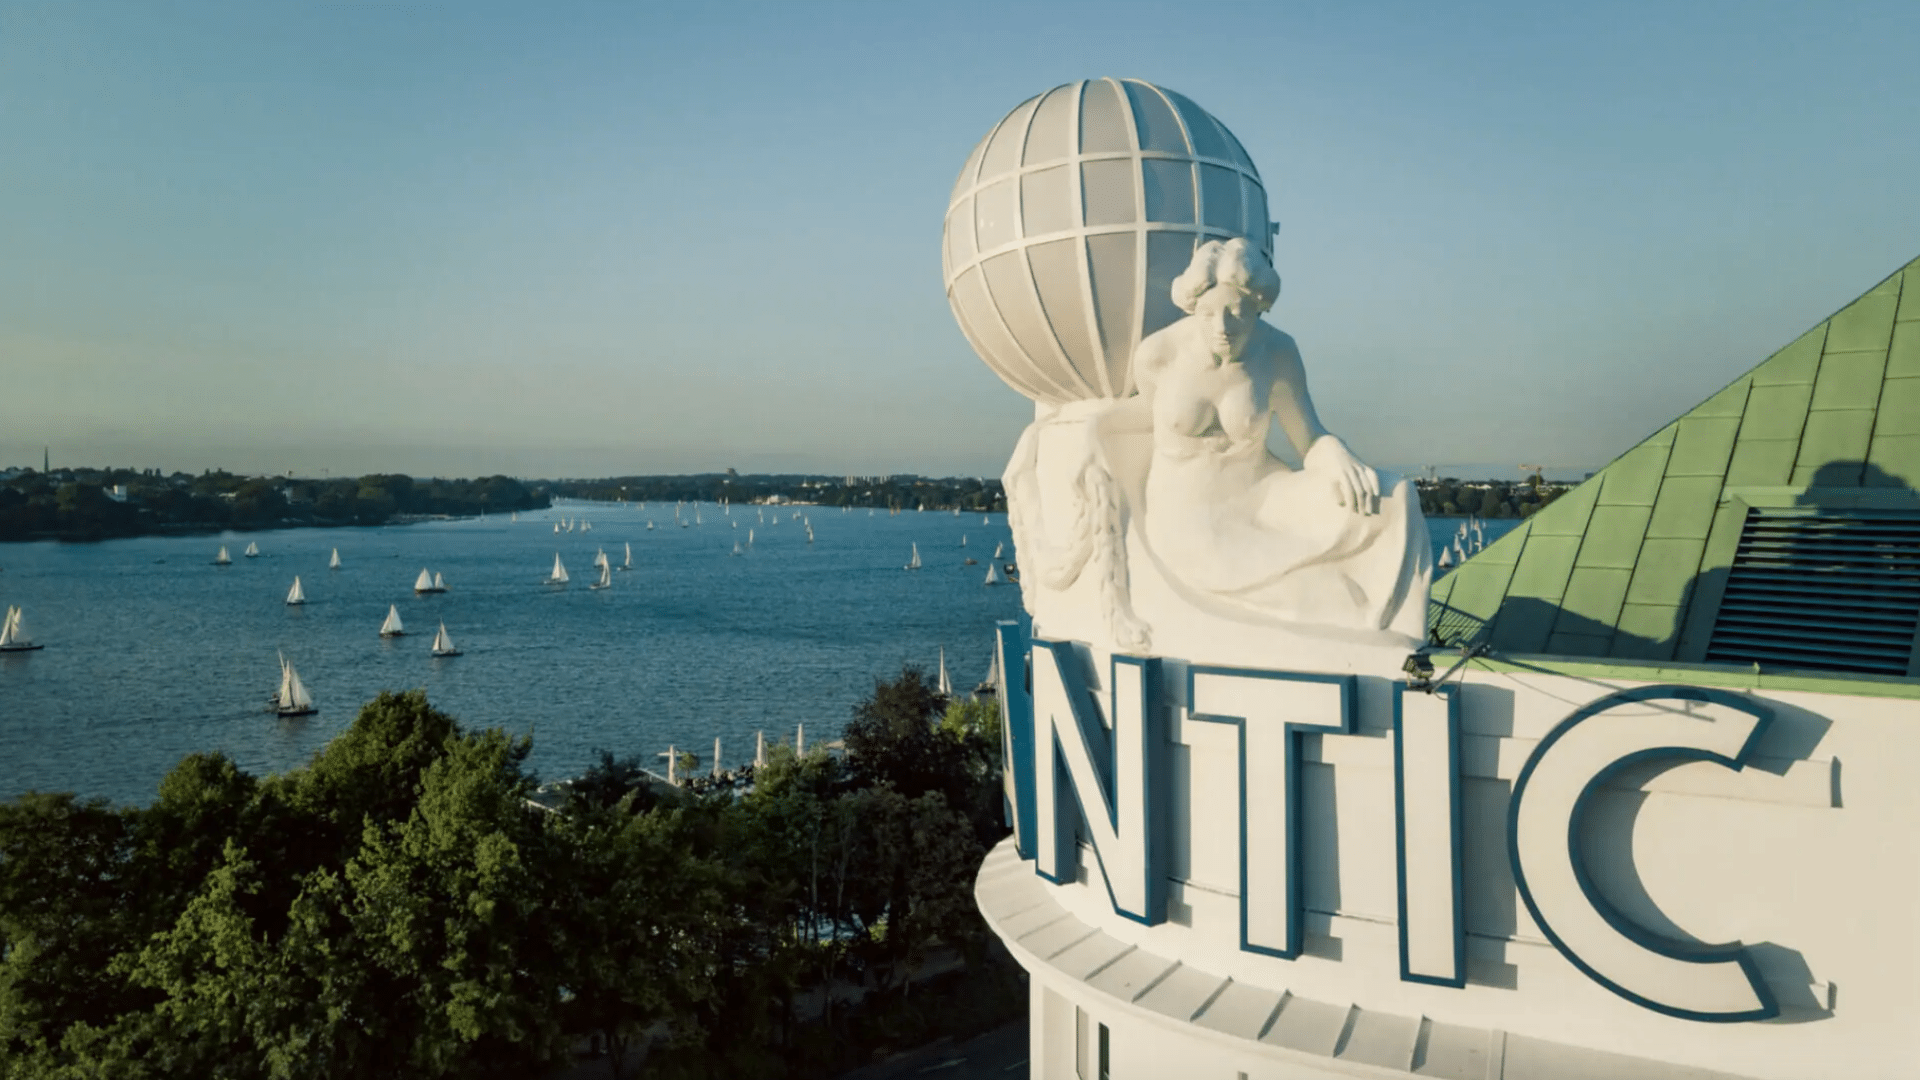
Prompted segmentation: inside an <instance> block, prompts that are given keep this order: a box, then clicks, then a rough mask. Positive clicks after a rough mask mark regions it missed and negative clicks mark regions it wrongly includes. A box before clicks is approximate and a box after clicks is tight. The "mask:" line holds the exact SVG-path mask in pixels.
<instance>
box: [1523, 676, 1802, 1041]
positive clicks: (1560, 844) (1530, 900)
mask: <svg viewBox="0 0 1920 1080" xmlns="http://www.w3.org/2000/svg"><path fill="white" fill-rule="evenodd" d="M1771 719H1772V714H1771V713H1770V712H1769V711H1768V710H1767V709H1766V707H1765V706H1763V705H1761V704H1760V703H1759V702H1757V701H1754V700H1752V699H1751V698H1747V697H1744V696H1742V695H1739V694H1735V693H1730V692H1727V691H1723V690H1708V689H1703V688H1700V687H1691V686H1647V687H1641V688H1639V689H1635V690H1626V691H1622V692H1620V693H1616V694H1609V695H1608V696H1606V697H1603V698H1601V699H1600V700H1598V701H1596V702H1594V703H1592V704H1590V705H1588V706H1586V707H1585V708H1582V709H1581V710H1580V711H1578V712H1576V713H1574V714H1573V715H1572V716H1569V717H1567V718H1566V719H1565V720H1562V721H1560V723H1559V724H1558V725H1557V726H1556V727H1555V728H1554V729H1553V731H1551V732H1550V733H1548V735H1547V737H1546V738H1544V739H1542V740H1541V741H1540V745H1539V747H1538V748H1537V749H1535V750H1534V752H1533V757H1532V758H1530V759H1529V760H1528V761H1527V764H1526V767H1525V768H1524V769H1522V770H1521V771H1520V779H1519V780H1518V781H1517V782H1516V783H1515V784H1514V787H1513V802H1512V805H1511V806H1510V807H1509V809H1508V812H1507V813H1508V820H1507V843H1508V854H1509V855H1510V856H1511V857H1512V859H1513V879H1514V882H1515V883H1516V884H1518V885H1519V887H1520V898H1521V899H1522V900H1524V901H1526V905H1527V910H1528V911H1529V912H1531V913H1532V915H1533V921H1534V922H1536V923H1538V924H1539V926H1540V930H1541V932H1542V933H1544V934H1546V935H1547V939H1548V940H1549V941H1551V942H1553V945H1554V948H1556V949H1559V950H1560V953H1561V955H1563V956H1565V957H1566V958H1567V959H1568V960H1569V961H1571V962H1572V963H1573V965H1574V966H1575V967H1577V968H1579V969H1580V970H1581V971H1583V972H1585V973H1586V974H1587V975H1588V976H1589V977H1591V978H1592V979H1593V980H1594V981H1596V982H1598V983H1599V984H1600V985H1602V986H1604V987H1606V988H1607V989H1609V990H1612V991H1613V992H1614V993H1616V994H1619V995H1620V996H1621V997H1624V998H1626V999H1627V1000H1628V1001H1631V1002H1634V1003H1635V1004H1637V1005H1642V1006H1645V1007H1646V1008H1649V1009H1653V1010H1655V1011H1657V1012H1663V1013H1666V1014H1667V1015H1669V1016H1677V1017H1680V1018H1681V1019H1685V1020H1711V1021H1720V1022H1726V1023H1731V1022H1734V1021H1740V1020H1765V1019H1767V1018H1769V1017H1772V1016H1775V1015H1777V1014H1778V1013H1779V1011H1780V1009H1779V1006H1778V1005H1777V1004H1776V1002H1775V1001H1774V997H1773V994H1772V992H1771V991H1770V990H1769V989H1768V987H1767V985H1766V983H1765V982H1763V981H1762V980H1761V978H1760V973H1759V969H1758V967H1757V966H1756V965H1755V964H1754V962H1753V958H1752V957H1751V956H1750V955H1749V954H1748V952H1747V950H1746V949H1745V948H1744V947H1743V946H1742V945H1741V944H1740V943H1739V942H1732V943H1730V944H1725V945H1697V944H1687V943H1682V942H1676V941H1671V940H1668V939H1665V938H1662V937H1659V936H1657V935H1655V934H1652V933H1649V932H1648V931H1647V930H1646V929H1645V928H1643V927H1641V926H1638V925H1636V924H1635V923H1633V922H1632V921H1630V920H1629V919H1627V918H1626V917H1625V916H1624V915H1622V914H1621V912H1620V911H1619V909H1618V908H1616V907H1615V906H1614V905H1613V904H1612V903H1610V902H1609V901H1608V900H1607V899H1606V897H1605V896H1603V895H1601V893H1600V890H1599V889H1598V888H1597V887H1596V886H1595V883H1594V881H1593V879H1592V877H1591V875H1590V874H1589V873H1588V870H1587V867H1586V865H1585V863H1584V862H1583V860H1582V859H1581V855H1580V851H1579V837H1580V827H1581V817H1582V815H1583V814H1584V813H1585V811H1586V808H1587V805H1588V803H1589V802H1590V800H1591V799H1592V797H1593V795H1594V792H1595V791H1596V790H1597V789H1598V788H1599V787H1600V786H1601V785H1602V784H1604V783H1606V782H1607V780H1608V778H1609V777H1611V776H1612V775H1614V774H1615V773H1617V772H1619V771H1620V770H1622V769H1625V768H1627V767H1629V766H1632V765H1636V764H1638V763H1641V762H1647V761H1672V762H1684V761H1711V762H1714V763H1715V764H1718V765H1724V766H1726V767H1727V768H1729V769H1739V768H1741V767H1743V766H1745V765H1746V763H1747V759H1748V758H1749V756H1751V754H1752V753H1753V749H1754V747H1755V746H1756V745H1757V744H1758V743H1759V741H1760V736H1761V735H1762V734H1763V733H1764V732H1765V731H1766V728H1767V724H1768V722H1769V721H1770V720H1771Z"/></svg>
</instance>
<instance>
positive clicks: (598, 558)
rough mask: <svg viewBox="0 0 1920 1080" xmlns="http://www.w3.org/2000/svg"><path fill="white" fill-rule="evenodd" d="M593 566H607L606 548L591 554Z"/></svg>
mask: <svg viewBox="0 0 1920 1080" xmlns="http://www.w3.org/2000/svg"><path fill="white" fill-rule="evenodd" d="M593 565H595V566H605V565H607V549H606V548H601V549H599V550H598V551H595V552H594V553H593Z"/></svg>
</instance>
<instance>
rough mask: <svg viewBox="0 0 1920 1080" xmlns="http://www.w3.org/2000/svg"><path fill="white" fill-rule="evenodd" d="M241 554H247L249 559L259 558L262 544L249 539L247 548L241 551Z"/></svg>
mask: <svg viewBox="0 0 1920 1080" xmlns="http://www.w3.org/2000/svg"><path fill="white" fill-rule="evenodd" d="M241 554H242V555H245V556H246V557H247V558H249V559H257V558H259V557H260V545H259V544H256V543H254V542H252V541H248V542H247V550H245V551H243V552H241Z"/></svg>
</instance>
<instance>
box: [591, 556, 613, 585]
mask: <svg viewBox="0 0 1920 1080" xmlns="http://www.w3.org/2000/svg"><path fill="white" fill-rule="evenodd" d="M612 587H613V564H612V563H609V562H602V563H601V564H600V580H599V581H596V582H594V583H593V584H591V585H588V586H587V588H589V589H607V588H612Z"/></svg>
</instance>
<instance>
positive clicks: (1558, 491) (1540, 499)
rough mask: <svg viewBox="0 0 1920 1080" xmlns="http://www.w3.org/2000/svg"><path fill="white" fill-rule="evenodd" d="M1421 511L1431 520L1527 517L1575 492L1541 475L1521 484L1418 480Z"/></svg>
mask: <svg viewBox="0 0 1920 1080" xmlns="http://www.w3.org/2000/svg"><path fill="white" fill-rule="evenodd" d="M1414 488H1415V490H1417V491H1418V492H1419V494H1420V512H1421V513H1423V514H1425V515H1427V516H1428V517H1482V518H1528V517H1532V516H1533V515H1534V514H1536V513H1538V512H1539V511H1540V510H1541V508H1543V507H1545V506H1546V505H1547V504H1548V503H1551V502H1553V500H1555V499H1557V498H1559V497H1560V496H1561V495H1562V494H1564V493H1566V492H1567V491H1570V490H1572V488H1573V485H1572V484H1561V483H1555V482H1553V481H1550V480H1543V479H1541V477H1540V474H1539V473H1534V474H1533V475H1531V476H1529V477H1527V478H1526V479H1524V480H1520V481H1507V480H1473V481H1468V480H1458V479H1455V478H1454V477H1451V476H1448V477H1441V478H1439V479H1434V480H1416V481H1415V482H1414Z"/></svg>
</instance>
